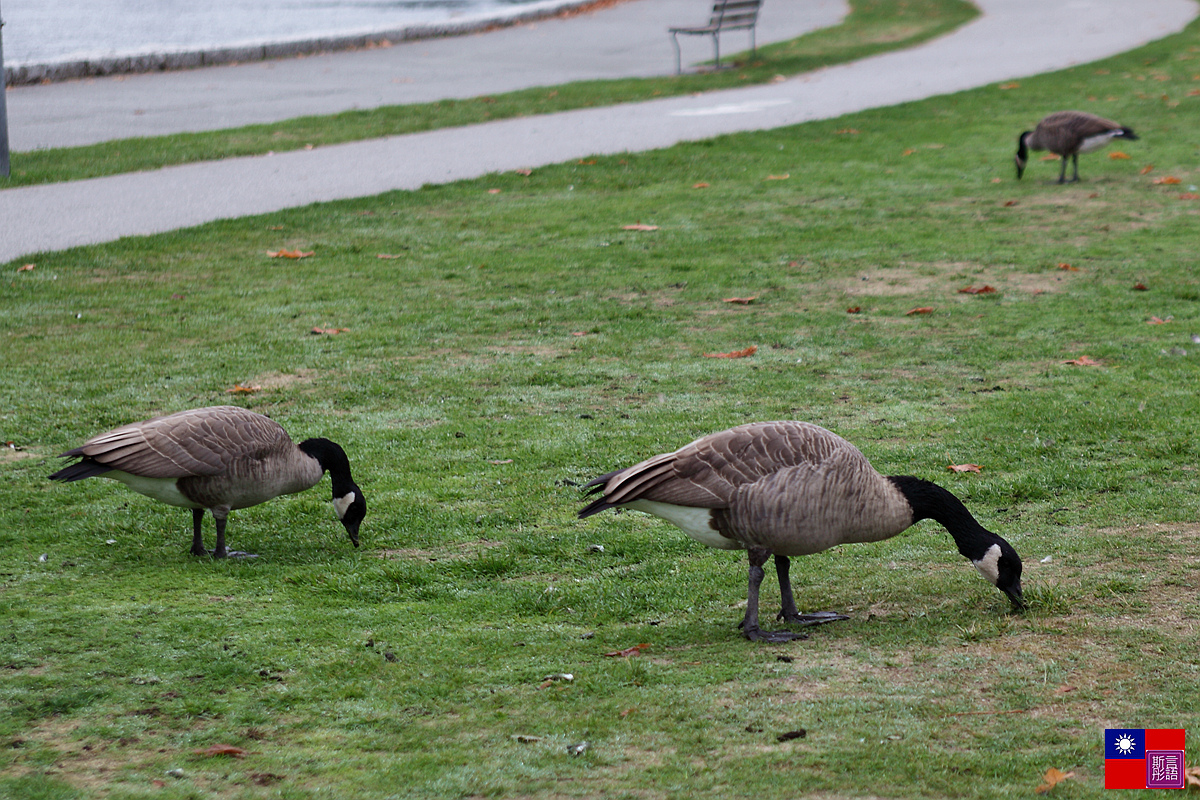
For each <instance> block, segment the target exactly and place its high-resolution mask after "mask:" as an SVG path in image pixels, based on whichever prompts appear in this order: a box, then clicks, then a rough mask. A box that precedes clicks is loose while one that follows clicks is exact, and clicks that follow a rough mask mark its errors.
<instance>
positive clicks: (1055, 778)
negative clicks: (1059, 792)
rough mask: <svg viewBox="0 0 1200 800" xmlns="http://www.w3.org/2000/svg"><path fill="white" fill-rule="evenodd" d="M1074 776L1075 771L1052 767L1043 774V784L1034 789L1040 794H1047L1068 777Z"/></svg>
mask: <svg viewBox="0 0 1200 800" xmlns="http://www.w3.org/2000/svg"><path fill="white" fill-rule="evenodd" d="M1074 777H1075V773H1074V772H1063V771H1062V770H1061V769H1055V768H1054V767H1051V768H1050V769H1048V770H1046V774H1045V775H1043V776H1042V783H1041V785H1040V786H1038V787H1037V788H1036V789H1034V791H1035V792H1037V793H1038V794H1045V793H1046V792H1048V791H1050V790H1051V789H1053V788H1054V787H1055V786H1057V785H1058V784H1060V783H1062V782H1063V781H1065V780H1066V779H1067V778H1074Z"/></svg>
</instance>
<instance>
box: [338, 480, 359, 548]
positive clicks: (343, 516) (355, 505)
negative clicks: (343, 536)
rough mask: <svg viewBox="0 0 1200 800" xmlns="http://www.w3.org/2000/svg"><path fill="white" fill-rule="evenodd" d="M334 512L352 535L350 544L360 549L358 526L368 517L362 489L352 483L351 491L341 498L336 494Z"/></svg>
mask: <svg viewBox="0 0 1200 800" xmlns="http://www.w3.org/2000/svg"><path fill="white" fill-rule="evenodd" d="M333 510H334V511H335V512H337V515H338V519H339V520H341V523H342V525H344V526H345V528H346V533H348V534H349V535H350V542H351V543H352V544H353V545H354V546H355V547H358V526H359V525H361V524H362V521H363V517H365V516H367V501H366V500H365V499H363V494H362V489H359V488H358V485H357V484H353V483H352V484H350V489H349V490H348V491H347V492H346V493H345V494H343V495H342V496H341V497H338V496H337V495H336V494H335V495H334V496H333Z"/></svg>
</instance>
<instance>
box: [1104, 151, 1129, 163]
mask: <svg viewBox="0 0 1200 800" xmlns="http://www.w3.org/2000/svg"><path fill="white" fill-rule="evenodd" d="M1108 157H1109V158H1111V159H1112V160H1113V161H1127V160H1129V154H1128V153H1122V152H1121V151H1120V150H1113V151H1112V152H1111V153H1109V154H1108Z"/></svg>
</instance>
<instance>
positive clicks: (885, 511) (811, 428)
mask: <svg viewBox="0 0 1200 800" xmlns="http://www.w3.org/2000/svg"><path fill="white" fill-rule="evenodd" d="M584 488H590V489H591V491H590V492H588V494H595V493H597V492H600V493H601V496H600V498H599V499H597V500H595V501H594V502H592V503H591V504H590V505H588V506H587V507H586V508H584V509H583V510H582V511H580V512H579V517H580V519H583V518H584V517H590V516H591V515H592V514H597V513H599V512H601V511H604V510H605V509H609V508H631V509H634V510H636V511H645V512H646V513H648V514H653V515H654V516H656V517H661V518H662V519H665V520H666V521H668V522H670V523H672V524H674V525H676V526H678V527H679V528H681V529H683V532H684V533H686V534H687V535H688V536H690V537H692V538H693V539H695V540H696V541H698V542H700V543H701V544H706V545H708V546H709V547H716V548H720V549H722V550H743V549H744V550H747V551H748V554H749V557H750V587H749V595H748V599H747V604H746V616H745V618H744V619H743V620H742V625H741V627H742V633H743V634H745V636H746V638H748V639H751V640H760V641H767V642H786V641H788V640H790V639H796V638H803V634H796V633H792V632H790V631H764V630H761V629H760V628H759V625H758V590H759V586H760V584H761V583H762V579H763V568H762V567H763V564H765V563H766V562H767V559H768V558H769V557H770V556H772V555H774V556H775V571H776V573H777V575H778V577H779V591H780V594H781V595H782V597H783V609H782V610H781V611H780V612H779V616H778V619H782V620H784V621H786V622H791V623H794V624H798V625H819V624H821V623H824V622H832V621H834V620H839V619H848V617H845V616H842V615H840V614H832V613H828V612H822V613H818V614H804V615H802V614H799V613H798V612H797V610H796V601H795V599H794V597H793V595H792V588H791V584H790V582H789V580H788V568H789V561H788V558H789V557H790V556H803V555H809V554H810V553H819V552H820V551H822V550H827V549H829V548H830V547H834V546H836V545H839V544H845V543H847V542H874V541H879V540H881V539H887V538H889V537H892V536H895V535H896V534H898V533H900V532H901V531H903V530H904V529H906V528H908V527H909V526H910V525H912V524H913V523H915V522H917V521H919V520H922V519H933V520H936V521H937V522H939V523H941V524H942V525H944V526H945V527H946V529H947V530H948V531H949V532H950V535H951V536H953V537H954V541H955V543H956V544H957V545H958V552H960V553H962V555H963V556H965V557H966V558H967V559H969V560H970V561H971V563H972V564H974V565H975V568H976V569H978V570H979V572H980V574H982V575H983V577H985V578H987V579H988V580H989V581H991V583H993V584H994V585H995V586H996V588H998V589H999V590H1000V591H1002V592H1004V594H1006V595H1008V598H1009V600H1011V601H1012V605H1013V607H1014V608H1016V609H1021V608H1024V605H1025V604H1024V601H1023V600H1022V598H1021V558H1020V556H1018V555H1017V552H1016V551H1015V550H1013V548H1012V546H1011V545H1010V544H1009V543H1008V542H1006V541H1005V540H1004V539H1002V538H1000V537H999V536H997V535H996V534H994V533H992V532H991V531H988V530H987V529H985V528H984V527H983V526H982V525H980V524H979V523H978V522H976V521H975V518H974V517H973V516H971V512H969V511H967V509H966V507H965V506H964V505H963V504H962V503H961V502H959V500H958V498H956V497H955V496H954V495H953V494H951V493H950V492H948V491H946V490H945V489H943V488H941V487H940V486H937V485H936V484H933V483H930V482H929V481H925V480H921V479H920V478H913V477H908V476H891V477H884V476H883V475H880V474H879V473H878V472H876V471H875V470H874V469H873V468H872V467H871V464H870V462H868V461H867V459H866V457H865V456H863V454H862V453H860V452H859V450H858V448H856V447H855V446H854V445H852V444H850V443H849V442H848V441H846V440H845V439H843V438H842V437H840V436H838V435H836V434H834V433H831V432H829V431H827V430H825V429H824V428H821V427H818V426H817V425H813V424H811V423H807V422H752V423H750V424H748V425H739V426H737V427H736V428H730V429H729V430H725V431H721V432H720V433H713V434H710V435H708V436H703V437H701V438H699V439H697V440H696V441H694V442H692V443H691V444H688V445H685V446H683V447H681V448H680V449H678V450H676V451H675V452H673V453H664V454H662V455H658V456H655V457H654V458H650V459H647V460H645V461H643V462H641V463H640V464H635V465H633V466H632V467H627V468H626V469H622V470H617V471H616V472H610V473H608V474H607V475H601V476H600V477H599V478H596V479H595V480H593V481H589V482H588V483H586V484H584Z"/></svg>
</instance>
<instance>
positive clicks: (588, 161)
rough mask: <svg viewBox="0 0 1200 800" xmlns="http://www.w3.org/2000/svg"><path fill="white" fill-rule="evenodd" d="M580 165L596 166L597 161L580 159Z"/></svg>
mask: <svg viewBox="0 0 1200 800" xmlns="http://www.w3.org/2000/svg"><path fill="white" fill-rule="evenodd" d="M579 163H580V164H595V163H596V159H594V158H592V159H588V160H587V161H584V160H583V159H582V158H581V159H579Z"/></svg>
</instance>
